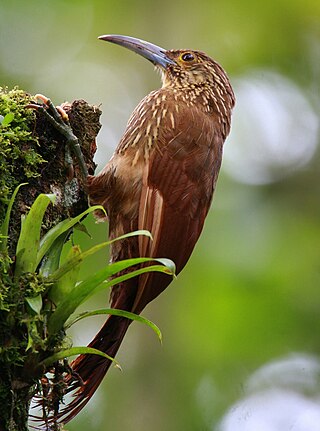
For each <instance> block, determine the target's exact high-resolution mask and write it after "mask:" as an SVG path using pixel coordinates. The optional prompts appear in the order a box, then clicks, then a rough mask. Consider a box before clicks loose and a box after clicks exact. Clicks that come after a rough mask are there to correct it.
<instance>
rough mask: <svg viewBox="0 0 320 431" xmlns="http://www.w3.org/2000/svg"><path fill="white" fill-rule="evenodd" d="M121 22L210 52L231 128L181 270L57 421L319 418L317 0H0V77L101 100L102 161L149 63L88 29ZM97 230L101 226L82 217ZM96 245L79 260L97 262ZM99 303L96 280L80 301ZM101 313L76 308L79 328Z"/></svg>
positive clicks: (151, 76) (150, 82)
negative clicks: (225, 81) (90, 391)
mask: <svg viewBox="0 0 320 431" xmlns="http://www.w3.org/2000/svg"><path fill="white" fill-rule="evenodd" d="M106 33H120V34H127V35H132V36H136V37H140V38H142V39H146V40H149V41H151V42H153V43H156V44H158V45H161V46H163V47H165V48H194V49H201V50H203V51H206V52H207V53H208V54H210V55H211V56H212V57H214V58H215V59H216V60H218V61H219V62H220V63H221V64H222V65H223V66H224V68H225V69H226V70H227V71H228V74H229V76H230V79H231V81H232V83H233V86H234V88H235V92H236V95H237V106H236V109H235V111H234V117H233V128H232V132H231V136H230V138H229V139H228V141H227V143H226V145H225V156H224V162H223V168H222V172H221V175H220V178H219V182H218V187H217V190H216V194H215V197H214V202H213V207H212V210H211V212H210V214H209V216H208V219H207V222H206V226H205V229H204V232H203V235H202V237H201V239H200V241H199V243H198V245H197V247H196V250H195V252H194V253H193V256H192V258H191V260H190V263H189V264H188V265H187V267H186V269H185V270H184V271H183V273H182V274H181V276H179V278H178V279H177V280H176V281H174V282H173V283H172V285H171V286H170V288H169V289H168V290H167V291H166V292H165V293H163V294H162V295H161V297H159V299H157V300H156V301H155V302H154V303H153V304H151V305H150V306H149V307H148V308H147V310H146V311H145V313H144V315H145V316H146V317H148V318H150V319H151V320H153V321H154V322H155V323H156V324H157V325H159V326H160V328H161V330H162V333H163V337H164V341H163V345H162V346H161V345H160V344H159V342H158V340H157V338H156V336H155V335H154V334H153V333H152V331H151V330H150V329H149V328H147V327H145V326H143V325H141V324H138V323H135V324H133V325H132V327H131V328H130V331H129V333H128V335H127V337H126V340H125V342H124V345H123V347H122V349H121V352H120V354H119V358H118V359H119V361H120V363H121V365H122V367H123V372H122V373H121V372H119V371H118V370H117V369H112V370H111V371H110V373H109V375H108V377H107V378H106V379H105V381H104V383H103V385H102V387H101V388H100V390H99V391H98V393H97V394H96V396H95V397H94V398H93V400H92V402H91V403H90V404H89V405H88V407H87V408H86V409H85V410H84V411H83V412H82V413H81V414H80V415H79V417H78V418H77V419H76V420H74V421H73V422H72V423H71V424H70V425H68V426H67V429H68V430H70V431H75V430H77V431H81V430H88V429H92V430H95V431H102V430H109V429H110V430H111V429H112V430H113V431H120V430H121V431H123V430H126V431H136V430H141V431H147V430H152V431H182V430H183V431H194V430H215V431H262V430H263V431H287V430H291V431H314V430H317V431H319V430H320V362H319V358H320V317H319V312H320V267H319V263H320V241H319V237H320V223H319V209H320V203H319V188H320V186H319V184H320V173H319V158H320V153H319V145H318V144H319V72H320V2H319V1H318V0H290V1H287V0H268V1H264V2H257V1H252V0H242V1H239V0H210V1H208V0H198V1H196V2H194V1H190V0H184V1H181V0H175V1H172V0H171V1H169V0H162V1H159V2H152V1H146V0H135V1H121V0H117V1H114V0H104V1H101V0H90V1H85V0H83V1H79V0H78V1H76V0H74V1H72V0H71V1H62V0H55V1H48V0H47V1H44V0H28V1H23V0H21V1H19V0H10V1H6V2H5V1H2V2H1V7H0V85H2V86H3V85H8V86H9V87H12V86H14V85H17V84H18V85H19V86H20V87H21V88H23V89H25V90H27V91H28V92H30V93H33V94H35V93H44V94H46V95H47V96H49V97H51V98H52V99H53V101H54V102H55V103H56V104H59V103H61V102H63V101H64V100H69V101H72V100H74V99H77V98H84V99H86V100H87V101H88V102H90V103H94V104H97V105H101V108H102V110H103V114H102V123H103V128H102V130H101V133H100V134H99V139H98V153H97V158H96V160H97V163H98V164H99V167H98V169H101V167H103V165H104V164H105V163H106V161H107V160H108V159H109V157H110V155H111V154H112V151H113V149H114V148H115V146H116V144H117V142H118V141H119V138H120V136H121V133H122V132H123V130H124V127H125V124H126V121H127V119H128V117H129V115H130V113H131V111H132V110H133V108H134V107H135V105H136V104H137V103H138V101H139V100H140V99H141V98H142V97H143V96H144V95H145V94H147V93H148V92H149V91H150V90H152V89H154V88H156V87H157V86H159V77H158V76H157V74H155V73H154V71H153V70H152V69H153V68H152V66H151V65H150V64H149V63H148V62H146V61H145V60H143V59H142V58H140V57H138V56H136V55H134V54H133V53H131V52H129V51H126V50H124V49H123V48H120V47H117V46H113V45H111V44H107V43H105V42H102V41H98V40H97V37H98V36H99V35H101V34H106ZM87 225H88V228H89V230H90V232H91V233H92V236H93V239H92V240H88V239H85V238H84V237H79V239H78V240H79V241H80V243H81V245H82V247H84V248H85V247H89V246H90V245H92V244H94V243H95V242H99V241H101V239H102V238H105V237H106V235H107V226H106V225H101V224H100V225H97V224H95V223H94V221H93V219H88V220H87ZM106 259H107V256H106V254H105V253H101V255H100V256H99V257H98V258H97V257H95V258H94V259H92V260H91V261H88V263H87V265H85V266H84V267H83V268H82V274H83V276H84V277H85V275H86V273H87V272H88V271H92V270H94V269H99V268H101V267H102V266H103V265H104V263H105V261H106ZM106 304H107V293H105V294H102V295H100V296H99V297H98V298H92V300H91V301H90V303H89V304H88V305H87V308H97V307H101V306H105V305H106ZM100 324H101V321H99V319H98V318H90V319H87V320H86V321H85V322H83V323H81V324H80V323H79V324H78V326H77V328H76V329H75V330H74V332H73V337H74V344H75V345H80V344H83V343H86V342H87V341H89V340H90V338H91V336H92V335H93V334H94V333H95V331H96V330H97V328H98V327H99V326H100Z"/></svg>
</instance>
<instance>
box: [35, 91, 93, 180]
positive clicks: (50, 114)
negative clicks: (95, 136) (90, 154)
mask: <svg viewBox="0 0 320 431" xmlns="http://www.w3.org/2000/svg"><path fill="white" fill-rule="evenodd" d="M35 99H36V100H37V99H39V100H41V102H42V103H30V104H29V105H28V106H27V107H28V108H32V109H36V110H38V111H40V112H41V113H42V114H43V115H44V116H45V117H46V118H47V120H48V121H49V122H50V123H51V124H52V125H53V126H54V128H55V129H56V130H58V131H59V132H60V133H61V134H62V135H63V136H64V137H65V138H66V140H67V146H66V152H65V154H66V156H65V160H66V164H67V166H68V167H69V170H73V164H72V156H71V152H73V153H74V154H75V156H76V158H77V160H78V163H79V166H80V171H81V175H82V177H83V179H84V181H86V180H87V177H88V168H87V165H86V163H85V160H84V157H83V154H82V151H81V148H80V144H79V140H78V138H77V137H76V136H75V134H74V133H73V131H72V128H71V126H70V122H69V117H68V114H67V113H66V111H65V110H64V109H63V108H62V107H61V106H57V107H55V106H54V104H53V103H52V102H51V100H50V99H48V97H46V96H43V95H42V94H36V95H35Z"/></svg>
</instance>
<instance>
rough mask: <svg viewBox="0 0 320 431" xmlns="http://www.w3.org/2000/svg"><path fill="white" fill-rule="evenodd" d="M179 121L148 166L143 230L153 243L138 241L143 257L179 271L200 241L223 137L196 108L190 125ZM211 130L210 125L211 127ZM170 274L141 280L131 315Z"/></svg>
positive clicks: (162, 286) (143, 194)
mask: <svg viewBox="0 0 320 431" xmlns="http://www.w3.org/2000/svg"><path fill="white" fill-rule="evenodd" d="M181 118H182V120H181V121H180V123H177V121H176V123H177V124H175V125H176V127H175V129H173V130H172V129H171V130H170V129H167V130H166V131H165V132H164V134H163V135H162V136H160V137H159V141H158V143H157V147H156V150H154V151H153V152H151V154H150V158H149V162H148V163H147V164H146V167H145V171H144V175H143V182H142V191H141V199H140V208H139V220H138V227H139V229H147V230H149V231H150V232H151V233H152V236H153V241H150V240H149V239H148V238H146V237H142V236H141V237H140V238H139V254H140V256H150V257H166V258H170V259H172V260H173V261H174V263H175V265H176V271H177V273H179V272H180V271H181V270H182V268H183V267H184V266H185V264H186V263H187V261H188V259H189V257H190V255H191V253H192V251H193V248H194V246H195V244H196V242H197V240H198V238H199V235H200V233H201V230H202V228H203V224H204V220H205V217H206V215H207V212H208V209H209V206H210V202H211V198H212V194H213V190H214V185H215V182H216V179H217V175H218V173H219V169H220V164H221V155H222V139H221V137H220V136H217V135H216V133H215V130H214V128H213V127H212V124H211V121H210V118H208V117H207V116H206V115H204V114H203V113H201V112H199V111H197V110H195V112H194V114H193V116H192V118H191V121H190V116H188V117H187V118H188V119H189V125H188V126H186V124H181V122H182V121H183V116H181ZM208 126H209V127H208ZM170 281H171V278H170V277H169V276H166V275H163V274H158V273H150V274H148V275H144V276H142V277H140V280H139V287H138V292H137V296H136V299H135V303H134V307H133V311H134V312H136V313H139V312H141V310H142V309H143V308H144V307H145V305H146V304H147V303H148V302H150V301H152V300H153V299H154V298H155V297H156V296H157V295H159V294H160V293H161V292H162V291H163V290H164V289H165V288H166V287H167V285H168V284H169V283H170Z"/></svg>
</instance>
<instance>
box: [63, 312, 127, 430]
mask: <svg viewBox="0 0 320 431" xmlns="http://www.w3.org/2000/svg"><path fill="white" fill-rule="evenodd" d="M131 322H132V321H131V320H130V319H126V318H124V317H119V316H110V317H109V318H108V320H107V321H106V323H105V324H104V325H103V327H102V328H101V329H100V331H99V332H98V334H97V335H96V336H95V338H94V339H93V340H92V341H91V343H90V344H89V346H88V347H93V348H95V349H98V350H101V351H103V352H104V353H106V354H107V355H109V356H111V357H112V358H114V357H115V356H116V354H117V352H118V350H119V347H120V345H121V342H122V340H123V337H124V336H125V333H126V332H127V329H128V327H129V325H130V323H131ZM111 364H112V361H111V360H109V359H105V358H103V357H102V356H98V355H94V354H86V355H80V356H78V357H77V358H76V359H75V360H74V361H73V362H72V364H71V368H72V376H71V377H70V378H69V382H68V381H67V384H68V389H67V392H73V395H72V396H73V397H74V398H73V400H72V401H71V402H70V403H67V405H66V407H65V408H64V409H62V410H61V411H60V412H59V422H62V423H64V424H65V423H67V422H69V421H70V420H71V419H72V418H74V417H75V416H76V415H77V414H78V413H79V411H80V410H82V408H83V407H84V406H85V405H86V404H87V402H88V401H89V400H90V398H91V397H92V395H93V394H94V393H95V391H96V389H97V388H98V386H99V385H100V383H101V381H102V379H103V377H104V376H105V374H106V373H107V371H108V369H109V368H110V365H111Z"/></svg>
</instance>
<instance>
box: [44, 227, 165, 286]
mask: <svg viewBox="0 0 320 431" xmlns="http://www.w3.org/2000/svg"><path fill="white" fill-rule="evenodd" d="M137 235H145V236H149V237H150V238H151V234H150V232H149V231H147V230H137V231H134V232H130V233H127V234H125V235H122V236H119V237H118V238H115V239H113V240H111V241H106V242H103V243H101V244H97V245H95V246H93V247H91V248H90V249H89V250H86V251H84V252H83V253H81V254H78V255H76V256H75V257H74V258H73V259H70V260H68V261H67V262H66V263H65V264H64V265H62V266H61V267H60V268H59V269H57V270H56V271H55V272H54V273H53V274H51V276H50V277H49V280H52V281H55V280H58V279H59V278H60V277H62V276H63V275H65V274H66V273H67V272H68V271H70V270H72V269H73V268H74V267H75V266H76V265H79V264H80V263H81V262H82V261H83V260H84V259H85V258H86V257H88V256H90V255H92V254H94V253H97V252H98V251H100V250H102V249H103V248H105V247H107V246H108V245H110V244H112V243H113V242H115V241H120V240H122V239H126V238H129V237H132V236H137ZM163 262H164V260H163ZM168 262H169V260H168ZM170 262H171V261H170ZM161 263H162V261H161ZM163 264H164V265H166V263H163Z"/></svg>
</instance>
